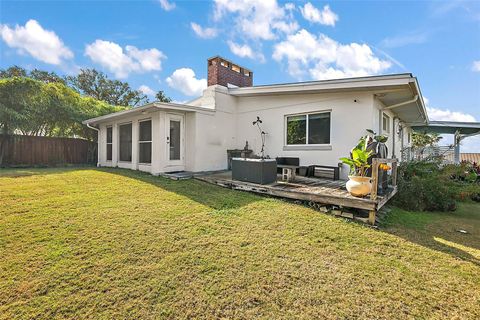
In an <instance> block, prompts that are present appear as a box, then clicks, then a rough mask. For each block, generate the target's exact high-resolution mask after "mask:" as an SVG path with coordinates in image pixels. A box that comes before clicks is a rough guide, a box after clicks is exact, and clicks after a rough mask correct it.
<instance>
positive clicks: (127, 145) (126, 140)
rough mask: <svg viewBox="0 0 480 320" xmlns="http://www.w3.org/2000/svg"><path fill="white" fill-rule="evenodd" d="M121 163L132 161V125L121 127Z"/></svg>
mask: <svg viewBox="0 0 480 320" xmlns="http://www.w3.org/2000/svg"><path fill="white" fill-rule="evenodd" d="M120 161H127V162H131V161H132V124H131V123H127V124H122V125H120Z"/></svg>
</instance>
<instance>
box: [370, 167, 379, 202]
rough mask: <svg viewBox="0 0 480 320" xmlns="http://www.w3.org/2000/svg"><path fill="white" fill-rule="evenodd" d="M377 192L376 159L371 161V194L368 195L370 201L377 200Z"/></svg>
mask: <svg viewBox="0 0 480 320" xmlns="http://www.w3.org/2000/svg"><path fill="white" fill-rule="evenodd" d="M377 190H378V159H377V158H374V159H372V192H371V193H370V199H372V200H376V199H377Z"/></svg>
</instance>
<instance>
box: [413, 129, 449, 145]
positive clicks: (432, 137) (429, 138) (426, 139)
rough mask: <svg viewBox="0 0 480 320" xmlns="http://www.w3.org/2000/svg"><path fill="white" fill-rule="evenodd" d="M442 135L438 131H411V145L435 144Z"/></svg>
mask: <svg viewBox="0 0 480 320" xmlns="http://www.w3.org/2000/svg"><path fill="white" fill-rule="evenodd" d="M441 139H442V137H440V135H439V134H438V133H427V132H413V133H412V145H413V147H415V148H423V147H428V146H433V145H436V144H437V143H438V142H439V141H440V140H441Z"/></svg>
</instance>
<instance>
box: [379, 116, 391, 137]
mask: <svg viewBox="0 0 480 320" xmlns="http://www.w3.org/2000/svg"><path fill="white" fill-rule="evenodd" d="M385 118H386V119H387V129H384V128H383V120H384V119H385ZM390 120H391V118H390V116H389V115H388V114H386V113H385V112H382V124H381V126H382V134H387V135H389V134H390V133H391V127H392V125H391V123H390Z"/></svg>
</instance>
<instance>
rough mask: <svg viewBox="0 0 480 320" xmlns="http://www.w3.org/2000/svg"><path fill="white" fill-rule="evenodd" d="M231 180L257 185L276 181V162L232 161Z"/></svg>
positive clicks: (265, 160) (235, 159) (268, 160)
mask: <svg viewBox="0 0 480 320" xmlns="http://www.w3.org/2000/svg"><path fill="white" fill-rule="evenodd" d="M232 179H233V180H238V181H244V182H252V183H258V184H269V183H273V182H275V181H277V161H275V159H243V158H233V159H232Z"/></svg>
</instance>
